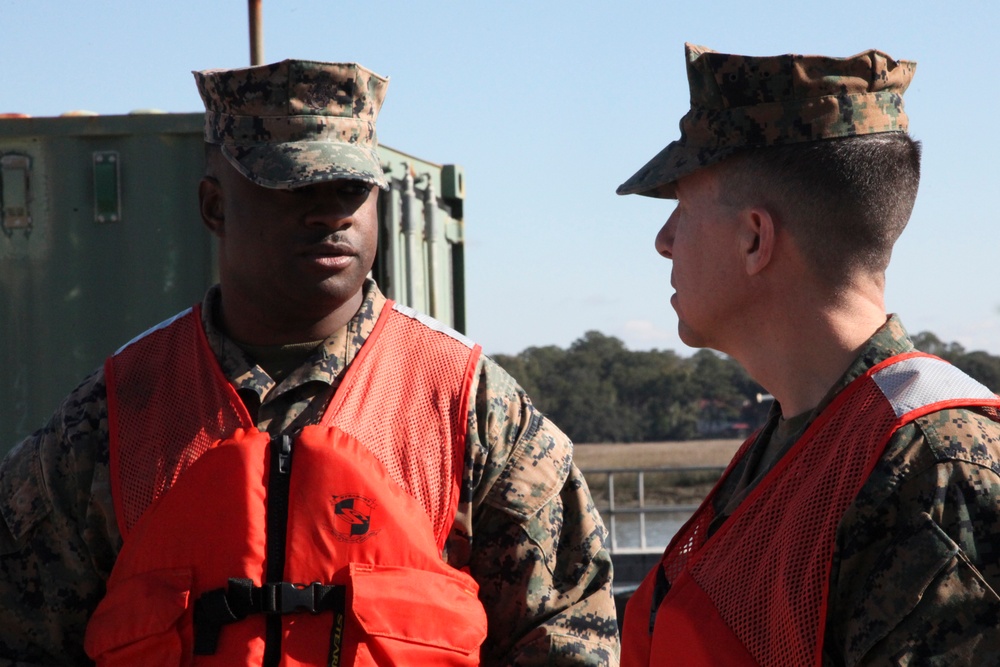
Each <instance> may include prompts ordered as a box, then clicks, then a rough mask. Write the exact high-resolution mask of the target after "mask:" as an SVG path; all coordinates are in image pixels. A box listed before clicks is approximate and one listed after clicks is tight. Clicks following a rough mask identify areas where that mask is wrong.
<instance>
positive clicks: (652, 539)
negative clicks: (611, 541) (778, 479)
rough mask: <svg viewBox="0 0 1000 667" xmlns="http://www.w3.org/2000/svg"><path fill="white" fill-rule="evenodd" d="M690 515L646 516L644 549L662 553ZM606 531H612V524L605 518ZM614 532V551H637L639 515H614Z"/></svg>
mask: <svg viewBox="0 0 1000 667" xmlns="http://www.w3.org/2000/svg"><path fill="white" fill-rule="evenodd" d="M689 517H690V514H689V513H687V512H684V513H680V512H669V513H666V512H656V513H647V514H646V548H647V549H649V550H651V551H656V550H660V551H662V550H663V549H664V548H665V547H666V546H667V544H668V543H669V542H670V540H671V539H672V538H673V536H674V534H676V533H677V531H678V530H680V529H681V526H683V525H684V522H685V521H687V520H688V518H689ZM605 523H606V524H607V527H608V530H609V531H611V530H612V526H611V524H612V522H611V519H610V518H609V517H605ZM614 531H615V538H616V540H617V543H616V544H615V545H614V548H616V549H638V548H639V547H640V546H641V545H642V543H641V541H640V536H639V535H640V531H639V515H638V514H616V515H615V516H614Z"/></svg>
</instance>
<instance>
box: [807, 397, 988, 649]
mask: <svg viewBox="0 0 1000 667" xmlns="http://www.w3.org/2000/svg"><path fill="white" fill-rule="evenodd" d="M998 472H1000V426H998V425H997V424H996V423H994V422H992V421H991V420H989V419H987V418H985V417H983V416H981V415H976V414H975V413H973V412H970V411H965V410H946V411H942V412H938V413H934V414H932V415H929V416H927V417H923V418H921V419H920V420H919V421H918V422H917V423H915V424H912V425H909V426H906V427H904V428H902V429H900V430H899V431H898V432H897V433H896V435H894V436H893V438H892V440H891V441H890V443H889V445H888V448H887V450H886V453H885V454H884V455H883V457H882V460H881V462H880V463H879V465H878V466H877V467H876V469H875V471H874V472H873V474H872V476H871V478H870V479H869V480H868V482H866V484H865V487H864V488H863V489H862V491H861V493H860V494H859V495H858V498H857V499H856V501H855V503H854V505H853V506H852V508H851V509H850V511H849V513H848V514H847V515H845V517H844V521H842V523H841V526H840V529H839V530H838V535H837V553H836V554H835V558H834V570H833V576H832V577H831V590H830V604H829V614H828V622H827V631H826V632H827V634H826V641H825V644H824V664H825V665H887V664H893V665H896V664H899V665H968V666H972V665H988V664H989V665H994V664H1000V597H998V596H997V591H998V590H1000V474H998Z"/></svg>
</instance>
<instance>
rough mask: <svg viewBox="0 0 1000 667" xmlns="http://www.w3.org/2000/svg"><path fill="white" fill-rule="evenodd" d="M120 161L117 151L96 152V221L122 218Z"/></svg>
mask: <svg viewBox="0 0 1000 667" xmlns="http://www.w3.org/2000/svg"><path fill="white" fill-rule="evenodd" d="M120 162H121V161H120V160H119V158H118V152H117V151H95V152H94V222H118V221H119V220H121V217H122V199H121V188H120V183H121V178H120V168H119V164H120Z"/></svg>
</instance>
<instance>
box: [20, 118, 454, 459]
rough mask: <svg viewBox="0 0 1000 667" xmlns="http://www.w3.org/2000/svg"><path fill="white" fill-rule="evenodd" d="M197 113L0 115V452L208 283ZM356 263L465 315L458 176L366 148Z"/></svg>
mask: <svg viewBox="0 0 1000 667" xmlns="http://www.w3.org/2000/svg"><path fill="white" fill-rule="evenodd" d="M203 120H204V116H203V114H201V113H190V114H166V113H156V112H137V113H132V114H127V115H120V116H96V115H67V116H60V117H51V118H0V231H2V234H0V455H2V454H3V453H4V452H6V451H7V450H8V449H9V448H10V447H11V446H13V445H14V444H15V443H16V442H18V441H20V440H21V439H22V438H23V437H25V436H26V435H28V434H30V433H31V432H33V431H34V430H36V429H38V428H40V427H41V426H43V425H44V424H45V422H46V421H47V419H48V418H49V415H50V414H51V413H52V411H53V410H54V409H55V408H56V406H57V405H58V402H59V401H60V400H61V399H62V398H63V397H64V396H65V395H66V393H67V392H69V391H70V390H71V389H72V388H73V387H75V386H76V384H77V383H79V381H80V380H82V379H83V378H84V377H85V376H86V375H87V374H88V373H89V372H90V371H92V370H94V369H95V368H97V367H98V366H99V365H100V364H101V363H102V362H103V360H104V358H105V357H106V356H107V355H108V354H109V353H111V352H113V351H114V350H115V349H117V348H118V347H119V346H121V345H122V344H124V343H125V342H127V341H129V340H131V339H132V338H133V337H135V336H136V335H138V334H139V333H141V332H143V331H145V330H146V329H148V328H149V327H151V326H153V325H155V324H157V323H158V322H160V321H162V320H163V319H165V318H167V317H169V316H170V315H172V314H174V313H176V312H177V311H179V310H182V309H183V308H186V307H187V306H190V305H191V304H192V303H194V302H196V301H198V300H200V299H201V297H202V295H203V293H204V291H205V289H206V288H207V287H208V286H209V285H211V284H212V283H213V282H214V281H215V277H216V273H217V268H216V265H215V250H214V247H213V246H214V242H213V238H212V236H211V235H210V234H209V232H208V231H207V230H206V229H205V228H204V226H203V225H202V223H201V218H200V216H199V213H198V198H197V188H198V180H199V178H200V175H201V173H202V169H203V165H204V148H203V143H202V125H203ZM379 156H380V158H381V160H382V165H383V168H384V169H385V171H386V175H387V177H388V178H389V181H390V184H391V188H390V189H389V191H387V192H382V193H381V195H380V199H379V224H380V229H379V232H380V238H379V250H378V254H377V256H376V260H375V266H374V268H373V270H372V273H373V275H374V277H375V279H376V280H377V281H378V283H379V285H380V287H381V288H382V290H383V292H385V294H386V295H387V296H388V297H390V298H392V299H395V300H396V301H399V302H400V303H403V304H406V305H409V306H412V307H413V308H416V309H417V310H420V311H423V312H425V313H428V314H430V315H432V316H434V317H436V318H437V319H439V320H441V321H443V322H444V323H446V324H448V325H450V326H452V327H453V328H455V329H457V330H459V331H464V329H465V299H464V278H463V275H464V274H463V266H464V263H463V250H464V245H463V237H464V233H463V217H462V216H463V211H462V209H463V200H464V197H465V183H464V175H463V172H462V170H461V168H460V167H458V166H455V165H440V164H435V163H432V162H428V161H426V160H422V159H419V158H416V157H413V156H411V155H407V154H406V153H402V152H400V151H397V150H394V149H392V148H388V147H385V146H382V147H380V148H379Z"/></svg>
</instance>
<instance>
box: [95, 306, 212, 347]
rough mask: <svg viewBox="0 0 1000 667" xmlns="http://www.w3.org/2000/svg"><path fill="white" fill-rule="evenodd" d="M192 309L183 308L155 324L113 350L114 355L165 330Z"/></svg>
mask: <svg viewBox="0 0 1000 667" xmlns="http://www.w3.org/2000/svg"><path fill="white" fill-rule="evenodd" d="M193 309H194V308H193V307H189V308H185V309H184V310H182V311H181V312H179V313H177V314H176V315H174V316H173V317H170V318H167V319H165V320H163V321H162V322H160V323H159V324H156V325H154V326H152V327H150V328H148V329H146V330H145V331H143V332H142V333H141V334H139V335H138V336H136V337H135V338H133V339H132V340H130V341H129V342H127V343H125V344H124V345H122V346H121V347H120V348H118V349H117V350H115V354H121V351H122V350H124V349H125V348H126V347H128V346H129V345H131V344H132V343H134V342H136V341H137V340H140V339H142V338H145V337H146V336H148V335H149V334H151V333H153V332H154V331H159V330H160V329H166V328H167V327H169V326H170V325H171V324H173V323H174V322H176V321H177V320H179V319H181V318H182V317H184V316H185V315H187V314H188V313H190V312H191V311H192V310H193ZM198 325H199V326H201V323H200V322H199V323H198Z"/></svg>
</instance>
